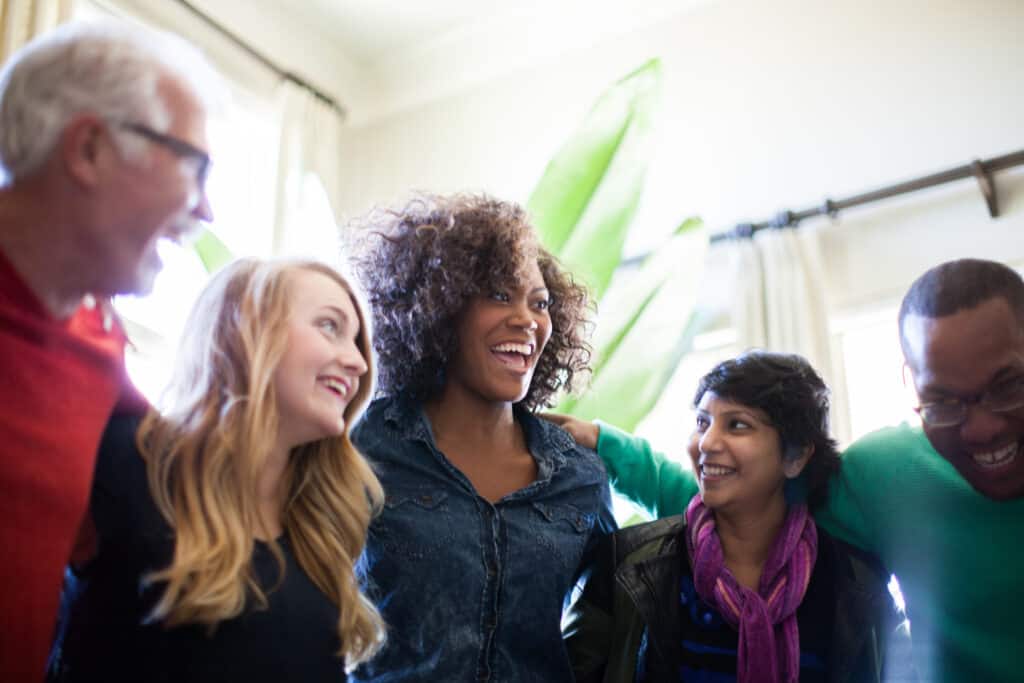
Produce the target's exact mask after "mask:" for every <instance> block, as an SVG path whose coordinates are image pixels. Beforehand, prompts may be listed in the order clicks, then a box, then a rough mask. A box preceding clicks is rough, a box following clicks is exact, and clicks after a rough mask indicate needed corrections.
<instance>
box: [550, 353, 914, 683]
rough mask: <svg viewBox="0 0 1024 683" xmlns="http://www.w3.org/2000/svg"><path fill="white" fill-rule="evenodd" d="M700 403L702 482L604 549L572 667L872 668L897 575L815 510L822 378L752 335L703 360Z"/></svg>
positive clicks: (600, 670) (595, 670)
mask: <svg viewBox="0 0 1024 683" xmlns="http://www.w3.org/2000/svg"><path fill="white" fill-rule="evenodd" d="M694 406H695V408H696V410H697V415H696V422H695V425H694V431H693V434H692V436H691V438H690V442H689V447H688V450H689V454H690V458H691V460H692V463H693V468H694V471H695V473H696V475H697V480H698V484H699V486H700V492H699V494H698V495H696V496H694V498H693V499H692V500H691V501H690V502H689V505H687V507H686V511H685V513H684V514H682V515H677V516H675V517H669V518H666V519H663V520H659V521H657V522H652V523H650V524H643V525H639V526H636V527H630V528H628V529H624V530H622V531H619V532H617V533H615V534H614V535H613V536H611V537H609V538H608V540H607V541H606V542H605V543H604V545H603V547H602V548H601V549H600V550H599V551H598V560H597V563H596V565H595V568H594V571H593V574H592V576H591V578H590V580H589V582H588V584H587V586H586V589H585V590H584V593H583V596H582V598H581V600H580V601H579V603H578V604H577V606H576V609H575V610H574V614H573V615H572V618H571V620H570V621H569V622H568V624H567V627H566V638H567V642H568V644H569V649H570V654H571V656H572V659H573V666H574V671H575V674H576V680H577V681H602V682H608V683H610V682H617V681H622V682H626V681H629V682H632V681H658V682H664V681H670V680H682V681H686V680H709V679H710V678H715V679H716V680H718V679H719V678H720V677H721V679H722V680H726V678H725V677H729V678H731V677H732V676H735V680H738V681H740V683H751V682H754V681H787V682H789V681H797V680H799V681H803V682H805V683H806V682H807V681H877V680H879V679H880V677H881V674H882V665H883V660H884V655H885V652H884V642H885V638H884V634H886V633H888V632H891V631H893V630H894V629H896V628H897V625H898V623H899V619H898V617H897V613H896V611H895V608H894V606H893V602H892V598H891V597H890V595H889V593H888V590H887V581H888V578H887V576H886V574H885V572H884V571H883V570H882V569H881V567H880V566H879V565H878V563H877V561H876V560H875V559H874V558H873V557H871V556H868V555H866V554H864V553H863V552H861V551H859V550H857V549H855V548H853V547H852V546H849V545H847V544H845V543H843V542H841V541H839V540H837V539H835V538H833V537H831V536H830V535H828V534H827V533H826V532H824V531H822V530H821V529H820V528H818V526H817V525H816V524H815V522H814V519H813V518H812V517H811V515H810V508H813V507H815V506H817V505H819V504H821V503H822V502H823V501H824V500H825V498H826V496H827V492H828V488H827V487H828V479H829V477H830V476H831V474H832V473H833V472H835V471H837V470H838V468H839V455H838V453H837V451H836V444H835V441H833V439H832V438H831V437H830V436H829V430H828V411H829V398H828V389H827V387H826V386H825V383H824V382H823V381H822V380H821V378H820V377H819V376H818V374H817V373H816V372H815V371H814V369H813V368H812V367H811V366H810V365H809V364H808V363H807V361H806V360H804V359H803V358H802V357H800V356H796V355H785V354H778V353H770V352H765V351H753V352H749V353H746V354H744V355H742V356H739V357H738V358H735V359H732V360H727V361H725V362H723V363H720V364H719V365H717V366H716V367H715V368H714V369H712V370H711V372H709V373H708V374H707V375H705V376H704V377H703V378H702V379H701V381H700V383H699V385H698V389H697V393H696V396H695V398H694Z"/></svg>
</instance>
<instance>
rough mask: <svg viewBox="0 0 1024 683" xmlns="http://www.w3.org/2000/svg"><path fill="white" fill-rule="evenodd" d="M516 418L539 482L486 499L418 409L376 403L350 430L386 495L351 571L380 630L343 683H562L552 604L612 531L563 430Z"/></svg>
mask: <svg viewBox="0 0 1024 683" xmlns="http://www.w3.org/2000/svg"><path fill="white" fill-rule="evenodd" d="M516 421H517V423H518V424H519V425H520V426H521V427H522V429H523V432H524V434H525V438H526V443H527V447H528V448H529V451H530V454H531V455H533V457H534V459H535V460H536V461H537V479H536V480H535V481H534V482H533V483H532V484H529V485H528V486H526V487H525V488H522V489H520V490H518V491H515V492H513V493H510V494H508V495H507V496H505V497H504V498H502V499H501V500H500V501H498V502H497V503H494V504H492V503H490V502H489V501H487V500H486V499H484V498H482V497H481V496H479V495H478V494H477V492H476V490H475V489H474V488H473V485H472V484H471V483H470V481H469V479H467V478H466V476H465V475H464V474H462V472H460V471H459V470H458V469H457V468H456V467H455V466H454V465H452V464H451V462H449V460H448V459H447V458H446V457H445V456H444V454H443V453H441V451H440V450H438V448H437V445H436V444H435V442H434V437H433V433H432V431H431V428H430V422H429V420H428V419H427V417H426V415H425V414H424V412H423V410H422V407H421V406H418V405H411V404H408V403H406V402H404V401H401V400H398V399H393V398H383V399H378V400H377V401H374V402H373V404H371V406H370V408H369V409H368V410H367V412H366V414H365V416H364V417H363V419H362V420H361V421H360V422H359V424H358V425H356V427H355V429H354V430H353V440H354V442H355V444H356V446H357V447H358V448H359V450H360V451H361V452H362V453H363V454H364V455H365V456H366V457H367V458H368V459H369V460H370V461H371V462H372V463H373V466H374V469H375V471H376V472H377V475H378V477H380V480H381V483H382V484H383V486H384V491H385V494H386V502H385V506H384V510H383V512H382V513H381V515H380V516H379V517H378V518H377V519H376V520H375V521H374V522H373V524H372V525H371V527H370V533H369V537H368V539H367V546H366V553H365V555H364V557H363V559H362V562H361V565H362V570H363V572H364V578H365V579H366V584H367V590H368V592H369V595H370V597H371V599H373V600H374V601H375V603H376V604H377V606H378V607H379V608H380V610H381V612H382V613H383V616H384V619H385V621H386V622H387V625H388V642H387V644H386V645H385V647H384V649H383V650H382V651H381V653H380V654H378V655H377V657H376V658H374V659H373V660H372V661H370V662H369V663H367V664H365V665H364V666H362V667H360V668H359V669H358V670H357V671H356V672H355V673H354V674H352V675H351V676H350V678H349V681H350V682H353V683H354V682H356V681H359V682H370V681H372V682H374V683H384V682H389V683H390V682H392V681H432V682H441V681H445V682H449V681H451V682H455V681H458V682H461V681H481V682H483V681H494V682H501V683H527V682H529V681H554V682H560V681H567V682H571V681H572V680H573V677H572V668H571V666H570V664H569V658H568V655H567V653H566V650H565V647H564V645H563V643H562V635H561V618H562V608H563V605H564V603H565V601H566V599H567V598H568V597H569V594H570V591H571V589H572V588H573V586H574V585H575V583H576V580H577V578H578V577H579V573H580V570H581V565H582V564H583V558H584V555H585V554H587V553H588V551H589V550H590V549H591V548H592V547H593V546H594V544H595V543H596V541H597V539H598V537H599V536H601V535H602V534H604V533H608V532H611V531H613V530H614V529H615V520H614V518H613V517H612V514H611V500H610V493H609V489H608V482H607V477H606V474H605V470H604V466H603V465H602V464H601V462H600V460H599V459H598V458H597V456H596V455H595V454H594V453H593V451H590V450H588V449H585V448H582V447H580V446H577V445H576V443H575V441H573V439H572V438H571V437H570V436H569V435H568V434H567V433H566V432H565V431H563V430H561V429H560V428H558V427H556V426H555V425H552V424H550V423H549V422H547V421H545V420H541V419H539V418H536V417H534V416H533V415H531V414H529V413H528V412H526V411H523V410H519V409H517V410H516Z"/></svg>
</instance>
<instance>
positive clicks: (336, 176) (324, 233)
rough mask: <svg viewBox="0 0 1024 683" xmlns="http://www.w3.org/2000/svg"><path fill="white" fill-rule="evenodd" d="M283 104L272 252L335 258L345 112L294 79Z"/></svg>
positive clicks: (286, 85)
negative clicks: (327, 102)
mask: <svg viewBox="0 0 1024 683" xmlns="http://www.w3.org/2000/svg"><path fill="white" fill-rule="evenodd" d="M280 103H281V111H282V125H281V143H280V146H279V156H278V175H277V178H278V180H277V202H276V209H275V218H274V239H273V250H274V253H275V254H284V255H303V256H314V257H319V258H327V259H329V260H332V259H334V258H336V256H337V249H338V246H337V245H338V224H337V218H336V216H337V213H336V211H337V207H338V206H340V201H339V198H340V193H341V182H342V166H341V165H342V154H341V134H342V123H343V122H342V119H341V115H340V113H339V112H338V111H337V110H335V109H333V108H332V107H330V106H329V105H327V104H326V103H325V102H323V101H322V100H320V99H318V98H317V97H316V96H315V95H314V94H313V93H311V92H310V91H309V90H307V89H306V88H303V87H301V86H299V85H296V84H295V83H293V82H292V81H290V80H284V81H282V83H281V85H280Z"/></svg>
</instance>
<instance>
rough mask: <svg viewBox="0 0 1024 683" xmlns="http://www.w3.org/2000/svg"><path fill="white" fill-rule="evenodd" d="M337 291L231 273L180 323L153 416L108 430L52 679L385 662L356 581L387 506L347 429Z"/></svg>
mask: <svg viewBox="0 0 1024 683" xmlns="http://www.w3.org/2000/svg"><path fill="white" fill-rule="evenodd" d="M371 385H372V372H371V369H370V332H369V328H368V326H367V324H366V321H365V319H364V316H363V313H362V311H361V309H360V306H359V304H358V301H357V299H356V297H355V296H353V294H352V289H351V288H350V287H349V284H348V283H347V282H346V281H345V279H344V278H342V277H341V275H339V274H338V273H337V272H336V271H335V270H333V269H332V268H330V267H328V266H326V265H323V264H320V263H316V262H309V261H279V262H278V261H270V262H262V261H256V260H243V261H239V262H236V263H234V264H232V265H230V266H228V267H226V268H225V269H224V270H222V271H221V272H220V273H218V274H217V275H216V276H215V277H214V278H213V279H212V280H211V282H210V283H209V285H208V286H207V287H206V289H205V290H204V291H203V293H202V294H201V295H200V297H199V300H198V301H197V303H196V304H195V307H194V308H193V310H192V313H191V315H190V318H189V321H188V324H187V325H186V327H185V336H184V339H183V341H182V345H181V350H180V352H179V358H178V362H177V364H176V365H175V369H174V375H173V379H172V381H171V385H170V387H169V389H168V391H167V393H166V405H165V406H163V410H162V412H156V411H155V410H153V411H150V412H149V414H148V415H146V416H145V417H144V419H141V420H140V418H139V417H138V416H123V417H115V418H114V419H113V420H112V421H111V423H110V424H109V425H108V427H107V431H106V433H105V435H104V437H103V440H102V443H101V445H100V453H99V459H98V464H97V469H96V475H95V481H94V486H93V492H92V502H91V514H92V521H93V523H94V525H95V527H96V531H97V536H98V552H97V554H96V555H95V557H94V558H93V559H92V560H91V561H90V562H89V563H88V564H87V565H86V566H84V567H80V568H79V569H77V573H78V575H79V576H80V577H81V579H82V582H83V585H84V588H83V590H81V591H80V592H79V594H78V596H77V598H76V599H75V600H74V602H73V603H72V605H71V612H70V620H69V623H68V628H67V634H66V638H65V641H64V644H63V648H62V651H61V653H60V665H59V667H58V672H57V674H58V675H57V678H59V679H61V680H67V681H158V680H167V681H243V680H244V681H274V682H275V683H276V682H278V681H285V680H301V681H324V682H325V683H326V682H327V681H332V682H333V681H339V680H341V679H342V678H343V676H344V674H345V670H346V669H351V668H353V667H354V666H355V665H357V664H359V663H361V662H363V661H365V660H366V659H368V658H369V657H370V656H372V655H373V653H374V652H375V651H376V650H377V649H378V648H379V647H380V645H381V643H382V642H383V638H384V628H383V622H382V621H381V618H380V615H379V614H378V612H377V610H376V608H375V607H374V606H373V605H372V604H371V603H370V602H369V601H368V600H367V599H366V598H365V597H364V596H363V595H362V594H361V592H360V586H359V582H358V579H357V578H356V575H355V570H354V564H355V562H356V560H357V558H358V557H359V555H360V554H361V552H362V550H363V546H364V543H365V539H366V534H367V527H368V526H369V523H370V519H371V517H372V515H373V514H374V513H375V512H376V511H378V510H379V508H380V505H381V502H382V499H383V493H382V491H381V488H380V484H379V483H378V481H377V478H376V476H375V475H374V474H373V471H372V470H371V469H370V467H369V465H368V464H367V462H366V461H365V460H364V459H363V457H362V456H361V455H360V454H359V453H358V452H357V451H356V449H355V448H354V447H353V445H352V443H351V442H350V440H349V436H348V427H349V425H350V424H351V423H352V422H353V421H354V420H355V419H356V417H357V416H358V415H359V413H360V411H361V410H362V408H363V407H364V405H365V404H366V402H367V400H368V399H369V396H370V393H371Z"/></svg>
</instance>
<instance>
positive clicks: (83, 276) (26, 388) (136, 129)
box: [0, 23, 221, 683]
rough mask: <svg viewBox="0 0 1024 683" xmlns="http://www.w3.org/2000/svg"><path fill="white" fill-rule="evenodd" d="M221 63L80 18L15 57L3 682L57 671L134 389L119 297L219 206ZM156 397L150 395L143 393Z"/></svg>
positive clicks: (4, 192)
mask: <svg viewBox="0 0 1024 683" xmlns="http://www.w3.org/2000/svg"><path fill="white" fill-rule="evenodd" d="M220 87H221V86H220V84H219V82H218V77H217V76H216V74H215V73H214V72H213V70H212V69H211V68H210V66H209V65H208V64H207V63H206V61H205V60H204V59H203V58H202V56H201V55H199V53H198V52H197V51H196V50H195V49H194V48H193V47H191V46H189V45H188V44H187V43H185V42H183V41H181V40H180V39H177V38H174V37H172V36H169V35H166V34H162V33H157V32H154V31H148V30H143V29H141V28H137V27H133V26H128V25H126V24H121V23H96V24H68V25H65V26H64V27H62V28H59V29H57V30H56V31H53V32H50V33H48V34H46V35H43V36H41V37H40V38H38V39H37V40H35V41H33V42H32V43H30V44H29V45H27V46H25V47H24V48H23V49H22V50H20V51H19V52H18V53H16V54H15V55H14V56H13V57H12V58H11V59H10V61H9V62H8V63H7V64H6V65H4V67H3V70H2V72H0V492H2V495H0V547H2V548H3V553H4V557H3V561H0V680H2V681H4V682H5V683H11V682H16V681H39V680H42V677H43V672H44V668H45V662H46V655H47V652H48V650H49V646H50V643H51V640H52V638H53V631H54V622H55V616H56V613H57V608H58V600H59V596H60V589H61V581H62V577H63V569H64V566H65V564H66V563H67V562H68V560H69V555H70V554H71V552H72V546H73V544H74V542H75V539H76V537H77V533H78V530H79V526H80V524H82V522H83V518H84V517H85V513H86V510H87V505H88V498H89V489H90V484H91V480H92V472H93V465H94V462H95V453H96V447H97V444H98V442H99V438H100V435H101V434H102V432H103V428H104V426H105V424H106V422H107V419H108V418H109V417H110V415H111V414H112V412H113V411H114V410H115V406H116V405H117V403H118V401H125V400H130V398H126V397H131V396H132V395H133V392H131V391H130V390H128V389H127V387H128V384H127V382H126V381H125V372H124V362H123V355H124V345H125V337H124V334H123V332H122V330H121V328H120V326H119V325H118V323H117V321H116V319H115V318H114V317H113V315H112V311H111V308H110V304H109V302H110V298H111V297H113V296H114V295H117V294H128V293H139V294H141V293H146V292H148V291H149V290H150V289H151V288H152V286H153V280H154V278H155V276H156V274H157V272H158V271H159V269H160V266H161V262H160V257H159V254H158V252H157V244H158V242H160V241H161V240H170V241H179V240H181V239H182V238H184V237H185V236H186V235H187V234H188V233H190V232H192V231H193V230H194V229H195V228H196V226H197V225H198V224H199V222H200V221H209V220H211V219H212V213H211V209H210V205H209V202H208V201H207V197H206V188H205V182H206V175H207V172H208V170H209V167H210V158H209V155H208V153H207V151H206V150H207V149H208V145H207V139H206V116H207V111H208V110H209V109H210V107H211V106H212V105H213V103H214V102H215V101H216V100H217V99H219V93H218V91H219V89H220ZM135 400H138V399H135Z"/></svg>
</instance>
